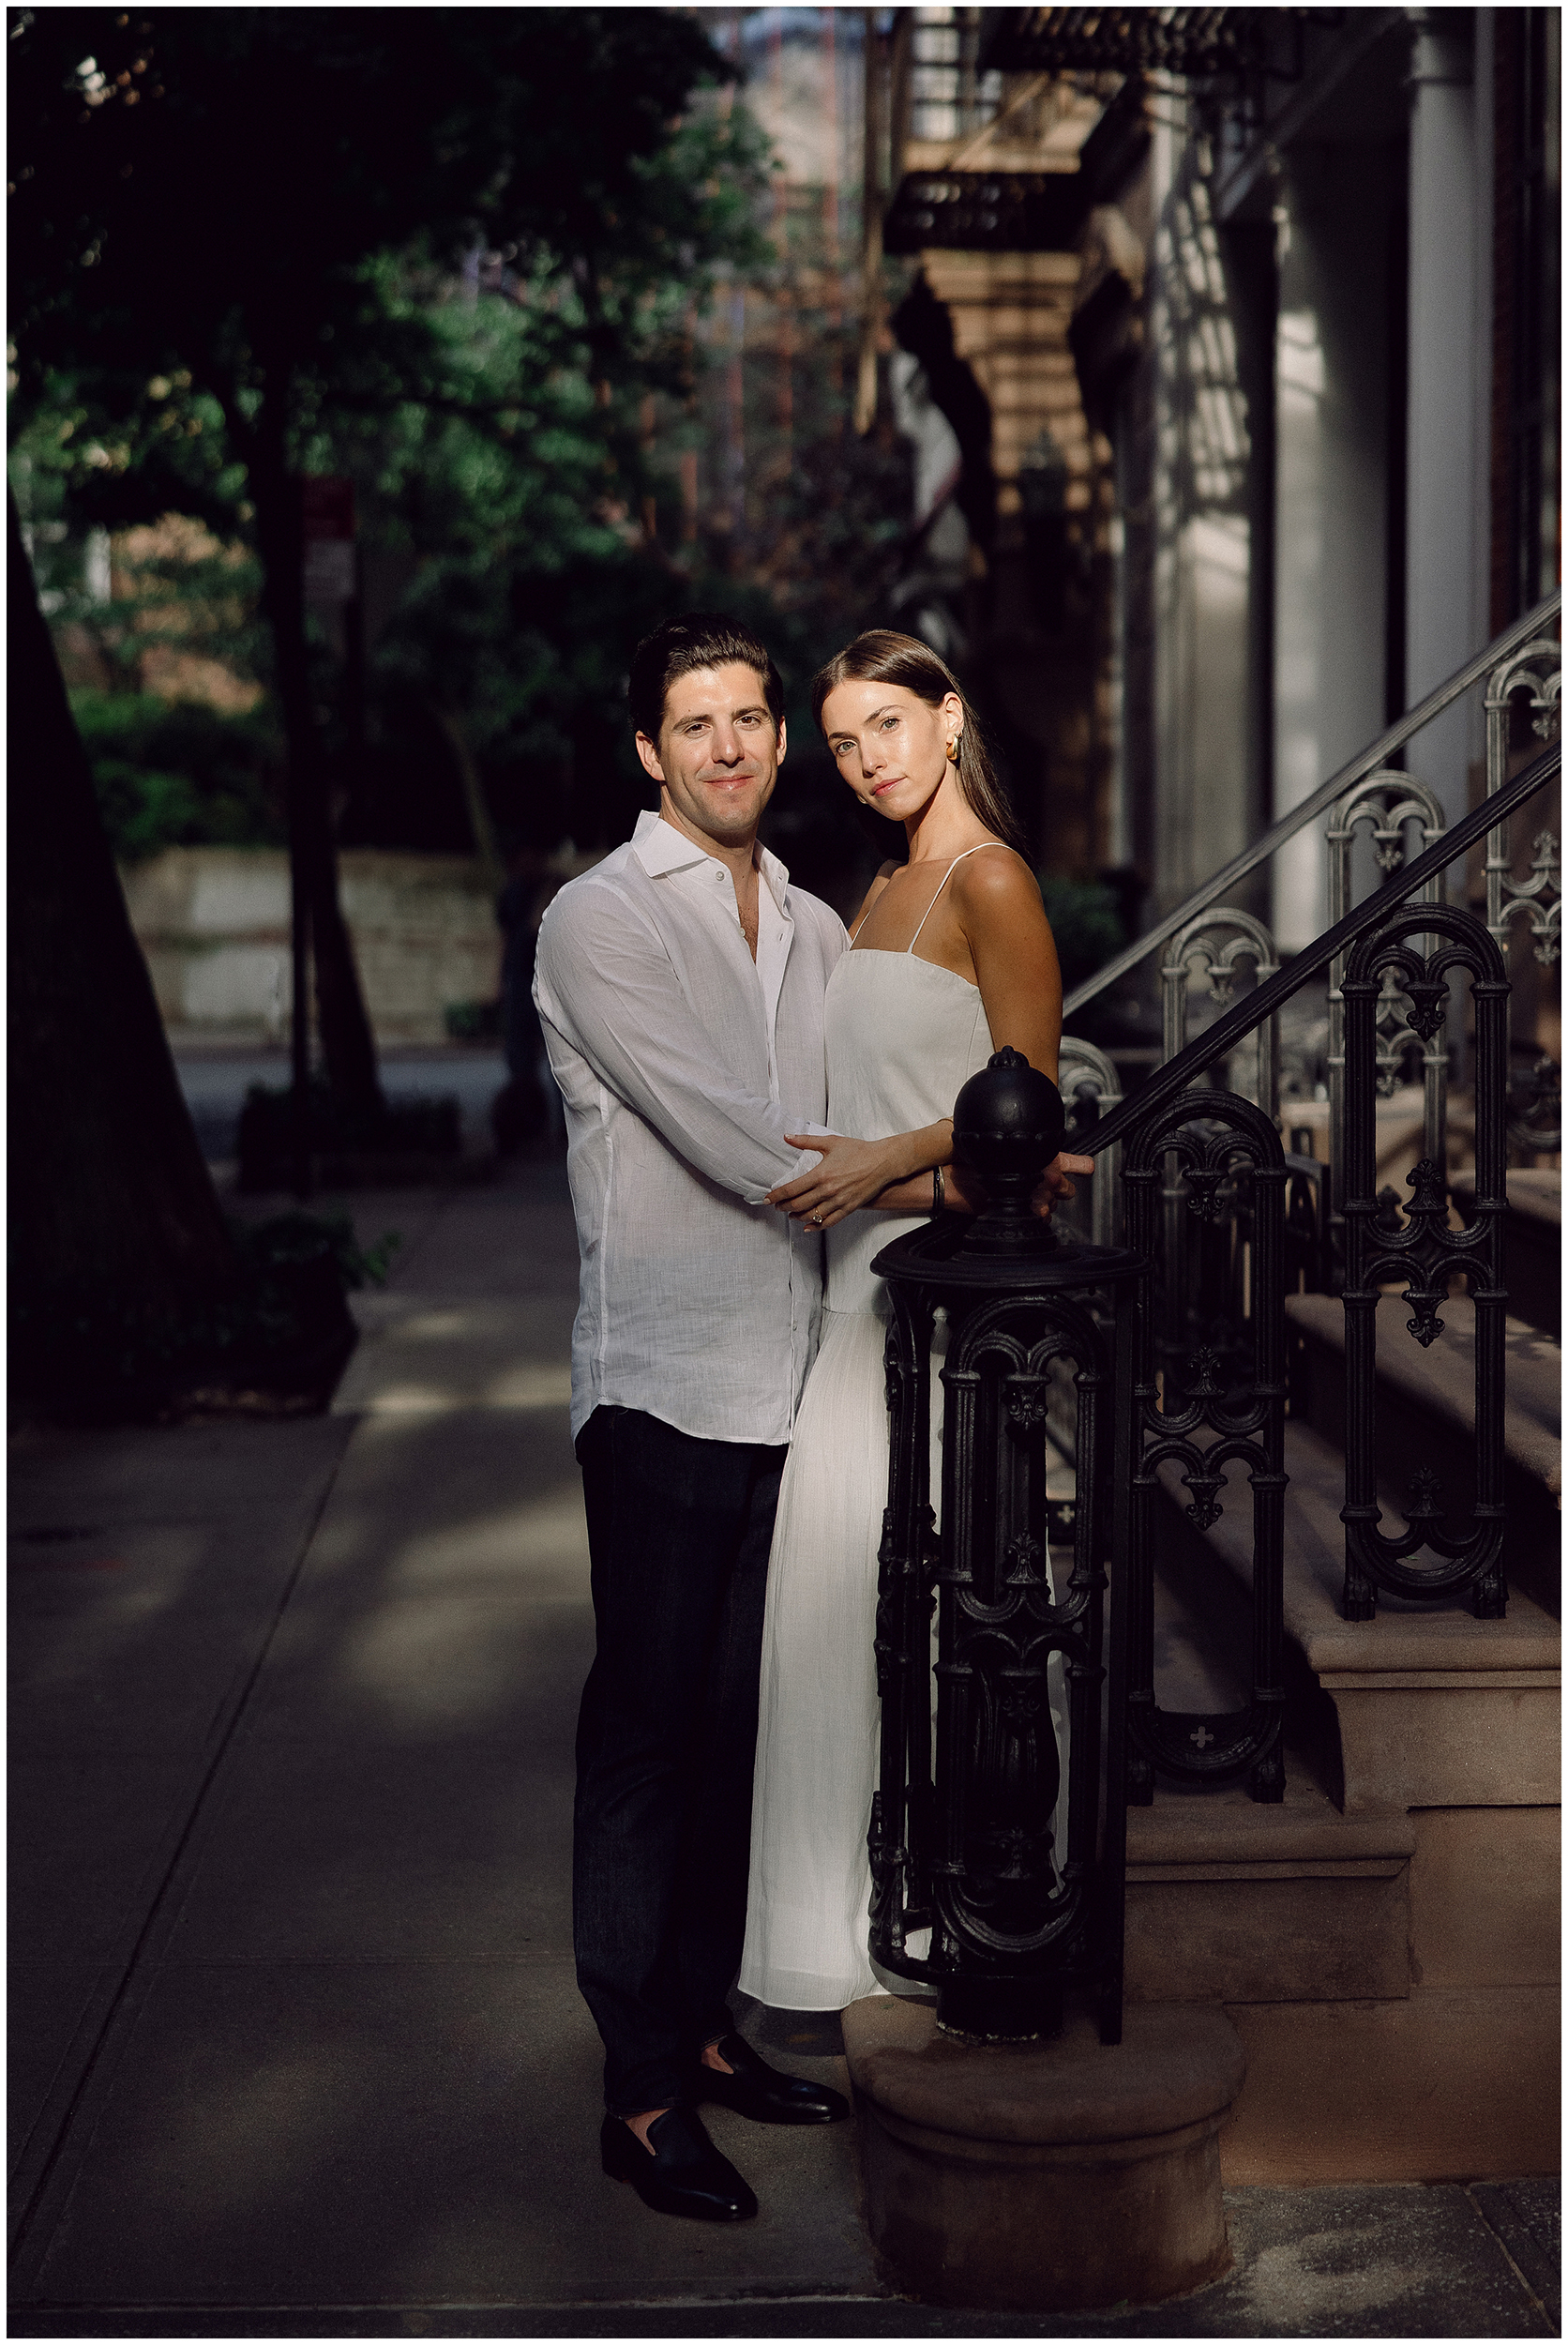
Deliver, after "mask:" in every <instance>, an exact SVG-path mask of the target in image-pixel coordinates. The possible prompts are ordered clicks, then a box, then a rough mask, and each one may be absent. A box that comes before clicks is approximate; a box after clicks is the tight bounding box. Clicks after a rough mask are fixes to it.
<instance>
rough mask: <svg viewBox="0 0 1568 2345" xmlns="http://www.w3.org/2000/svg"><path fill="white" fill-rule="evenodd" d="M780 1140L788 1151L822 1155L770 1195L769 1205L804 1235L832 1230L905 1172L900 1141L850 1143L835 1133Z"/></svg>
mask: <svg viewBox="0 0 1568 2345" xmlns="http://www.w3.org/2000/svg"><path fill="white" fill-rule="evenodd" d="M784 1136H785V1138H786V1139H787V1140H788V1142H789V1143H790V1145H791V1147H792V1148H818V1149H821V1151H822V1162H821V1164H819V1165H815V1166H813V1168H812V1170H811V1171H810V1172H803V1173H802V1174H801V1175H800V1178H799V1179H798V1180H794V1181H785V1182H782V1183H781V1184H780V1186H779V1187H778V1188H775V1189H770V1190H769V1192H768V1198H767V1203H769V1204H770V1205H776V1206H777V1207H778V1209H779V1211H780V1213H787V1214H789V1215H790V1217H791V1218H792V1220H795V1221H804V1222H805V1223H806V1225H807V1229H811V1230H831V1229H832V1227H833V1225H834V1223H835V1222H836V1221H842V1220H843V1218H844V1217H845V1215H846V1214H852V1213H854V1212H856V1211H858V1209H859V1208H860V1206H862V1205H868V1204H869V1203H870V1202H871V1200H872V1198H873V1197H876V1196H878V1195H880V1193H881V1192H882V1189H884V1188H887V1187H888V1186H889V1184H890V1183H891V1182H894V1181H897V1180H901V1179H902V1178H903V1176H904V1174H905V1173H906V1172H908V1170H909V1167H908V1164H907V1161H906V1157H907V1154H908V1151H907V1148H906V1146H905V1145H904V1136H903V1135H900V1136H899V1138H898V1139H897V1140H849V1139H846V1138H844V1137H843V1136H842V1135H841V1134H839V1133H837V1132H828V1133H821V1132H819V1133H816V1134H814V1135H813V1134H807V1133H805V1132H802V1133H800V1134H798V1135H797V1134H796V1133H794V1132H786V1134H785V1135H784Z"/></svg>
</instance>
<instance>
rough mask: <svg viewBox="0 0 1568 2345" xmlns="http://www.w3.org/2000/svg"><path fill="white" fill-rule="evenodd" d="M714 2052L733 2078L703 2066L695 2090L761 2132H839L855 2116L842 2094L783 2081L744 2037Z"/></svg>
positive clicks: (726, 2039) (799, 2080) (724, 2041)
mask: <svg viewBox="0 0 1568 2345" xmlns="http://www.w3.org/2000/svg"><path fill="white" fill-rule="evenodd" d="M714 2050H716V2052H717V2054H718V2056H719V2058H720V2059H721V2060H727V2061H728V2062H729V2063H730V2066H731V2071H732V2073H731V2075H729V2076H726V2075H725V2073H724V2071H723V2069H722V2068H710V2067H708V2066H707V2065H706V2064H705V2063H704V2062H701V2061H699V2063H698V2065H697V2082H696V2084H695V2086H694V2087H693V2088H692V2089H693V2091H694V2093H695V2094H696V2095H697V2097H698V2098H699V2099H701V2100H704V2101H720V2102H722V2103H723V2105H724V2107H725V2108H726V2109H733V2110H738V2111H739V2112H740V2114H741V2115H742V2116H743V2117H754V2118H755V2119H756V2120H757V2123H758V2124H759V2125H762V2126H836V2125H837V2124H838V2123H839V2121H840V2119H842V2118H845V2117H847V2116H848V2115H849V2113H850V2104H849V2102H848V2101H847V2100H846V2099H845V2098H844V2095H843V2094H842V2093H835V2092H832V2091H830V2090H829V2088H828V2086H826V2085H825V2084H813V2083H812V2082H811V2080H810V2079H809V2078H807V2077H787V2076H782V2075H780V2073H779V2071H778V2070H777V2069H776V2068H770V2067H769V2066H768V2064H767V2062H766V2061H765V2060H761V2059H759V2057H758V2055H757V2054H756V2053H755V2052H754V2051H753V2050H752V2049H751V2047H750V2045H749V2044H748V2043H747V2042H746V2038H745V2037H744V2036H742V2035H724V2036H721V2037H720V2038H719V2040H718V2042H717V2043H716V2045H715V2047H714Z"/></svg>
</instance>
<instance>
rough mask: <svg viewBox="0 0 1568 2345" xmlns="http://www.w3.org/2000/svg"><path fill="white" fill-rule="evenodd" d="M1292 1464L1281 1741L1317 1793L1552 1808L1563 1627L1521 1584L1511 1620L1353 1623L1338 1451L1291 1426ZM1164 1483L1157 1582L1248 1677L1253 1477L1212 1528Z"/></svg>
mask: <svg viewBox="0 0 1568 2345" xmlns="http://www.w3.org/2000/svg"><path fill="white" fill-rule="evenodd" d="M1313 1299H1316V1298H1313ZM1335 1308H1337V1306H1336V1307H1335ZM1285 1463H1286V1470H1287V1472H1288V1473H1289V1476H1290V1486H1289V1490H1288V1492H1287V1495H1286V1504H1285V1607H1284V1612H1285V1630H1286V1637H1287V1642H1288V1652H1287V1676H1286V1683H1287V1692H1288V1698H1289V1707H1290V1715H1289V1723H1288V1730H1287V1731H1288V1739H1289V1740H1290V1741H1291V1742H1292V1743H1293V1744H1294V1745H1295V1746H1296V1747H1297V1751H1298V1753H1300V1754H1303V1755H1304V1756H1305V1757H1306V1759H1307V1763H1308V1764H1309V1765H1310V1767H1311V1768H1312V1770H1313V1771H1314V1772H1315V1774H1316V1778H1317V1780H1318V1783H1319V1786H1320V1787H1321V1788H1322V1789H1323V1790H1325V1791H1326V1792H1327V1793H1328V1794H1329V1795H1330V1797H1331V1799H1332V1800H1333V1801H1334V1804H1335V1805H1336V1806H1337V1807H1339V1808H1341V1809H1342V1810H1343V1811H1344V1813H1346V1814H1347V1815H1350V1814H1368V1813H1371V1812H1373V1811H1376V1810H1382V1811H1385V1812H1387V1811H1398V1812H1403V1811H1404V1810H1406V1809H1408V1808H1514V1807H1540V1806H1551V1805H1553V1804H1555V1803H1556V1801H1557V1800H1558V1798H1559V1783H1560V1775H1559V1759H1558V1716H1559V1693H1560V1654H1561V1639H1560V1626H1559V1624H1558V1622H1557V1620H1556V1619H1555V1618H1554V1617H1553V1616H1552V1615H1551V1614H1550V1613H1549V1612H1547V1611H1545V1610H1544V1609H1543V1608H1542V1606H1541V1605H1539V1604H1538V1603H1536V1602H1535V1601H1534V1600H1533V1599H1532V1598H1531V1597H1530V1596H1529V1595H1528V1594H1526V1593H1525V1592H1524V1591H1523V1590H1521V1589H1519V1588H1516V1587H1515V1588H1511V1590H1510V1594H1509V1601H1508V1614H1507V1617H1506V1618H1505V1619H1503V1620H1499V1621H1478V1620H1476V1619H1475V1618H1474V1617H1473V1616H1472V1615H1471V1614H1470V1612H1469V1611H1464V1610H1461V1609H1458V1608H1457V1607H1455V1608H1454V1609H1447V1608H1445V1609H1442V1610H1440V1611H1435V1610H1432V1609H1429V1608H1427V1607H1425V1606H1421V1605H1418V1604H1415V1603H1414V1602H1401V1601H1400V1600H1399V1599H1398V1598H1382V1599H1380V1611H1379V1617H1378V1618H1377V1619H1376V1620H1371V1621H1347V1620H1346V1619H1345V1618H1344V1617H1343V1612H1342V1606H1341V1597H1342V1594H1343V1588H1344V1577H1345V1534H1344V1526H1343V1524H1342V1523H1341V1521H1340V1520H1339V1510H1340V1507H1341V1506H1342V1505H1343V1504H1344V1490H1345V1484H1344V1459H1343V1456H1342V1454H1341V1452H1340V1451H1339V1450H1338V1449H1336V1448H1335V1447H1334V1445H1332V1444H1331V1443H1329V1442H1328V1441H1326V1440H1324V1438H1323V1437H1322V1435H1321V1434H1320V1433H1319V1432H1317V1431H1316V1430H1314V1429H1313V1428H1312V1427H1311V1426H1308V1425H1305V1424H1303V1423H1301V1422H1300V1421H1299V1420H1292V1421H1291V1422H1290V1423H1289V1425H1288V1426H1287V1428H1286V1442H1285ZM1160 1479H1161V1483H1162V1486H1163V1488H1164V1490H1165V1493H1166V1497H1167V1500H1168V1512H1167V1516H1166V1519H1165V1521H1164V1523H1163V1525H1162V1529H1163V1531H1164V1533H1165V1535H1166V1536H1165V1537H1164V1539H1163V1541H1162V1557H1161V1561H1162V1571H1163V1575H1164V1577H1165V1578H1166V1581H1167V1582H1168V1586H1169V1587H1170V1589H1171V1593H1172V1595H1173V1596H1174V1597H1175V1600H1176V1601H1177V1602H1178V1603H1179V1604H1180V1606H1181V1607H1182V1608H1183V1610H1184V1611H1185V1612H1186V1613H1187V1614H1188V1615H1189V1616H1191V1619H1192V1621H1193V1622H1195V1623H1199V1622H1200V1623H1201V1629H1200V1630H1199V1629H1197V1628H1193V1629H1189V1631H1188V1633H1189V1635H1190V1636H1191V1638H1192V1641H1194V1642H1202V1643H1204V1644H1206V1645H1216V1646H1218V1647H1219V1649H1220V1650H1221V1651H1222V1652H1223V1653H1224V1654H1225V1656H1226V1658H1227V1660H1228V1661H1229V1666H1230V1669H1231V1671H1232V1673H1233V1674H1239V1673H1240V1669H1241V1668H1242V1667H1244V1653H1245V1650H1246V1638H1247V1635H1248V1633H1249V1629H1250V1611H1251V1607H1250V1601H1249V1598H1250V1591H1251V1585H1252V1507H1251V1503H1250V1493H1249V1491H1248V1489H1247V1484H1246V1479H1245V1475H1244V1471H1243V1470H1242V1469H1240V1468H1237V1469H1236V1470H1235V1471H1234V1473H1233V1474H1232V1475H1231V1477H1230V1479H1229V1483H1228V1484H1227V1486H1226V1489H1225V1490H1224V1491H1223V1492H1222V1506H1223V1511H1222V1512H1221V1514H1220V1515H1219V1517H1218V1519H1217V1520H1215V1521H1214V1522H1213V1523H1212V1524H1210V1525H1209V1526H1208V1528H1207V1529H1206V1530H1204V1531H1202V1532H1199V1531H1198V1530H1197V1529H1196V1528H1195V1527H1194V1526H1193V1525H1192V1523H1191V1522H1190V1521H1189V1520H1188V1519H1187V1517H1186V1512H1185V1509H1186V1504H1187V1499H1188V1493H1187V1491H1186V1490H1185V1489H1184V1486H1183V1484H1182V1480H1181V1469H1180V1467H1179V1465H1177V1464H1175V1463H1170V1464H1168V1465H1166V1466H1164V1467H1162V1468H1161V1469H1160ZM1215 1566H1223V1568H1222V1569H1216V1568H1215ZM1164 1699H1165V1702H1166V1706H1168V1707H1170V1708H1176V1707H1178V1706H1181V1705H1179V1704H1178V1703H1177V1702H1175V1701H1173V1700H1171V1699H1170V1697H1169V1696H1168V1695H1166V1696H1165V1697H1164ZM1299 1763H1300V1760H1299V1759H1298V1764H1299Z"/></svg>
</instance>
